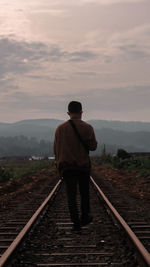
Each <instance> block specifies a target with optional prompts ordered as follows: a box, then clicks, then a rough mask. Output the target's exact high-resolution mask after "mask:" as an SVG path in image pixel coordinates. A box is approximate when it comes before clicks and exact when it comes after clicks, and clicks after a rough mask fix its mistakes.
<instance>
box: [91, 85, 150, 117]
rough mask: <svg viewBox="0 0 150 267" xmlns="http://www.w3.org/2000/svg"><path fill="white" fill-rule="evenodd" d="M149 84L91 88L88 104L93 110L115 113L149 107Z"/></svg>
mask: <svg viewBox="0 0 150 267" xmlns="http://www.w3.org/2000/svg"><path fill="white" fill-rule="evenodd" d="M149 99H150V85H149V86H145V85H143V86H142V85H141V86H129V87H120V88H110V89H91V94H90V96H89V98H87V102H88V105H89V106H90V107H91V108H92V109H93V108H94V109H95V110H100V111H102V112H103V111H105V112H106V111H109V112H117V113H120V112H121V113H125V112H129V111H130V112H133V111H143V109H149Z"/></svg>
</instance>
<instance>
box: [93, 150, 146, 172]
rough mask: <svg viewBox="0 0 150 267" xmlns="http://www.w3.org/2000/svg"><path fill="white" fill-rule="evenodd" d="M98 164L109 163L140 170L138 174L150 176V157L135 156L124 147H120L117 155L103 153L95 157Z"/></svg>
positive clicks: (119, 167) (126, 168)
mask: <svg viewBox="0 0 150 267" xmlns="http://www.w3.org/2000/svg"><path fill="white" fill-rule="evenodd" d="M94 162H95V163H96V164H108V165H111V166H112V167H113V168H116V169H124V170H134V171H138V176H139V177H141V176H144V177H148V176H150V157H135V156H134V157H133V156H131V155H130V154H129V153H127V152H126V151H125V150H123V149H118V151H117V155H116V156H111V155H109V154H104V153H103V154H102V156H101V157H96V158H95V159H94Z"/></svg>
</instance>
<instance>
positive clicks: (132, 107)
mask: <svg viewBox="0 0 150 267" xmlns="http://www.w3.org/2000/svg"><path fill="white" fill-rule="evenodd" d="M149 14H150V0H69V1H68V0H53V1H52V0H26V1H24V0H13V1H10V0H0V122H15V121H19V120H24V119H37V118H56V119H63V120H65V119H68V117H67V105H68V103H69V102H70V101H72V100H76V101H80V102H82V105H83V112H84V113H83V119H85V120H88V119H100V120H101V119H102V120H122V121H147V122H150V15H149Z"/></svg>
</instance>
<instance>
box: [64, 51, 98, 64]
mask: <svg viewBox="0 0 150 267" xmlns="http://www.w3.org/2000/svg"><path fill="white" fill-rule="evenodd" d="M96 57H97V55H96V53H94V52H90V51H76V52H73V53H69V54H68V58H69V60H70V61H78V62H80V61H87V60H90V59H95V58H96Z"/></svg>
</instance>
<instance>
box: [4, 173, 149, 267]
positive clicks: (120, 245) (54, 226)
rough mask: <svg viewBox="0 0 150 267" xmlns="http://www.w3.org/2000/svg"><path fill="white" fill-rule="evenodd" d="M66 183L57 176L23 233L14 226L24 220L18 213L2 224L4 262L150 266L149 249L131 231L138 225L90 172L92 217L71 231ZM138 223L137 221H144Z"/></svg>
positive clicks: (19, 264) (13, 264)
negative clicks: (122, 212) (120, 211)
mask: <svg viewBox="0 0 150 267" xmlns="http://www.w3.org/2000/svg"><path fill="white" fill-rule="evenodd" d="M64 187H65V186H64V183H63V182H62V181H61V180H59V181H58V182H57V184H56V185H55V187H54V188H53V189H52V190H51V192H50V194H49V195H48V196H47V197H46V199H45V200H44V202H43V203H42V204H41V205H40V207H39V208H38V209H37V211H36V212H35V213H34V215H33V216H32V217H31V218H30V220H29V221H28V223H27V224H25V225H23V227H22V229H21V231H20V233H19V234H18V232H17V231H16V229H20V228H19V227H20V224H21V225H22V223H24V222H22V220H19V218H18V220H17V221H14V224H13V221H12V222H11V223H12V224H10V225H8V226H5V227H6V228H5V227H4V228H5V229H3V232H1V229H0V232H1V233H0V244H3V245H1V252H2V255H1V258H0V267H3V266H11V267H12V266H14V267H17V266H18V267H25V266H29V267H30V266H61V267H63V266H87V267H88V266H139V267H141V266H150V255H149V253H148V251H147V250H146V249H145V247H144V246H143V245H142V243H141V242H140V240H139V239H138V238H137V236H136V231H135V233H134V232H133V231H132V230H135V229H138V228H134V227H133V221H131V222H130V223H129V224H127V223H126V222H125V221H124V219H123V218H122V217H121V216H120V215H119V214H118V212H117V211H116V210H115V208H114V207H113V206H112V204H111V203H110V202H109V201H108V199H107V198H106V196H105V195H104V193H103V192H102V190H101V189H100V188H99V186H98V185H97V184H96V182H95V181H94V180H93V178H92V177H91V186H90V194H91V208H92V211H91V212H92V214H93V215H94V220H93V223H91V224H90V225H89V226H85V227H83V229H82V232H81V234H75V233H73V232H72V231H71V228H72V223H71V221H70V217H69V213H68V208H67V200H66V193H65V188H64ZM54 196H55V198H54ZM52 198H53V201H51V199H52ZM78 198H79V195H78ZM50 201H51V202H50ZM28 208H29V207H28ZM134 223H135V222H134ZM138 223H139V222H138ZM138 223H137V222H136V223H135V224H134V226H144V224H142V222H141V223H139V224H138ZM8 224H9V223H8ZM116 225H117V227H116ZM130 226H132V229H131V228H130ZM15 231H16V232H15ZM129 240H130V243H132V247H130V246H129V243H128V242H129ZM10 242H11V244H10ZM8 244H10V245H8Z"/></svg>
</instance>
